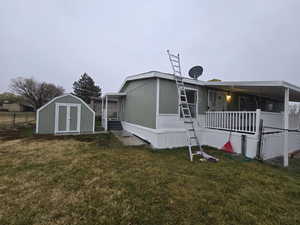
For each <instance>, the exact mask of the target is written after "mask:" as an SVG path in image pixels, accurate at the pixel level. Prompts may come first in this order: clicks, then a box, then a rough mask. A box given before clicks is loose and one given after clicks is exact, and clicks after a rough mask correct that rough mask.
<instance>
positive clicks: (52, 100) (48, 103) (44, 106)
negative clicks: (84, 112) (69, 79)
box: [37, 93, 95, 113]
mask: <svg viewBox="0 0 300 225" xmlns="http://www.w3.org/2000/svg"><path fill="white" fill-rule="evenodd" d="M66 96H71V97H73V98H76V99H78V100H79V101H81V103H82V104H84V105H85V106H86V107H87V108H88V109H89V110H91V111H92V112H93V113H95V111H94V110H93V109H92V108H91V107H90V106H89V105H88V104H86V102H85V101H83V100H82V99H81V98H79V97H77V96H75V95H72V94H70V93H68V94H64V95H60V96H57V97H55V98H53V99H51V100H50V101H49V102H47V103H46V104H45V105H43V106H42V107H40V108H39V109H38V110H37V113H38V112H39V111H41V110H42V109H44V108H46V107H47V106H48V105H50V104H51V103H52V102H54V101H55V100H57V99H60V98H63V97H66Z"/></svg>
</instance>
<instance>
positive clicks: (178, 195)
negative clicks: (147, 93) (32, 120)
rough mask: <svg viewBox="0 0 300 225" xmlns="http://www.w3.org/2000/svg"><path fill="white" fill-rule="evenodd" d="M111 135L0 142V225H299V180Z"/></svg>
mask: <svg viewBox="0 0 300 225" xmlns="http://www.w3.org/2000/svg"><path fill="white" fill-rule="evenodd" d="M209 152H210V153H211V154H213V155H215V156H217V157H219V158H220V162H219V163H201V162H200V161H199V160H195V162H193V163H191V162H189V161H188V158H187V152H186V150H185V149H176V150H164V151H156V150H150V149H147V148H144V147H123V146H122V145H121V144H120V142H119V141H118V140H117V139H116V138H114V137H113V136H112V135H110V134H101V135H91V136H82V137H81V136H72V137H53V136H52V137H50V136H47V137H35V136H33V137H22V138H20V139H12V140H2V141H1V140H0V201H1V204H0V224H26V225H30V224H93V225H94V224H155V225H157V224H226V225H227V224H300V214H299V207H300V179H299V177H298V176H296V175H295V174H294V173H290V172H289V171H288V170H286V169H281V168H276V167H272V166H269V165H265V164H262V163H259V162H256V161H243V160H238V159H233V158H229V157H227V156H226V155H224V154H223V153H221V152H217V151H215V150H209Z"/></svg>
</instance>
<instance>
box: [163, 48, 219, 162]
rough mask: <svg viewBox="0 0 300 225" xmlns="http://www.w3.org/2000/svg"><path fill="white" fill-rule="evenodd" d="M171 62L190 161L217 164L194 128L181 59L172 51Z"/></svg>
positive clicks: (169, 54)
mask: <svg viewBox="0 0 300 225" xmlns="http://www.w3.org/2000/svg"><path fill="white" fill-rule="evenodd" d="M167 53H168V56H169V60H170V63H171V66H172V69H173V75H174V79H175V81H176V87H177V91H178V107H179V109H180V112H181V115H182V117H183V119H184V124H185V128H186V135H187V137H188V147H189V156H190V160H191V161H193V157H194V156H196V155H198V156H201V157H203V158H204V159H206V160H209V161H213V162H217V161H219V160H218V159H217V158H215V157H213V156H210V155H208V154H206V153H205V152H204V151H203V149H202V146H201V144H200V141H199V140H198V137H197V133H196V131H195V127H194V121H193V118H192V114H191V110H190V107H189V103H188V98H187V95H186V90H185V86H184V82H183V77H182V74H181V66H180V57H179V54H178V55H173V54H171V53H170V51H169V50H168V51H167ZM195 145H196V146H197V147H198V151H193V149H192V146H195Z"/></svg>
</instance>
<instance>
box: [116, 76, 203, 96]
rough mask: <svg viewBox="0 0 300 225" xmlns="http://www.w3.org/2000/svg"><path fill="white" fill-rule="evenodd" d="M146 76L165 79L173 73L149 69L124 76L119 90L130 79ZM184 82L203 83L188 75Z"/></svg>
mask: <svg viewBox="0 0 300 225" xmlns="http://www.w3.org/2000/svg"><path fill="white" fill-rule="evenodd" d="M147 78H162V79H167V80H174V75H173V74H171V73H164V72H159V71H149V72H146V73H140V74H136V75H131V76H128V77H126V78H125V80H124V82H123V83H122V85H121V87H120V89H119V92H120V91H121V90H122V88H123V87H124V85H125V84H126V83H127V82H128V81H131V80H140V79H147ZM183 82H184V83H188V84H195V85H204V83H205V82H204V81H201V80H195V79H191V78H188V77H184V78H183Z"/></svg>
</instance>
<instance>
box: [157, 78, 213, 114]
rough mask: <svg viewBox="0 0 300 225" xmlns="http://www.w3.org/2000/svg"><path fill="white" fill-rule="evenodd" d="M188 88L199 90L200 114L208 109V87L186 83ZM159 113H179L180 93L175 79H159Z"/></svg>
mask: <svg viewBox="0 0 300 225" xmlns="http://www.w3.org/2000/svg"><path fill="white" fill-rule="evenodd" d="M185 87H187V88H193V89H197V90H198V114H204V113H205V112H206V111H207V106H208V103H207V102H208V100H207V88H206V87H203V86H199V85H192V84H185ZM159 113H161V114H178V93H177V87H176V83H175V80H174V81H172V80H167V79H160V80H159Z"/></svg>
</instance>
